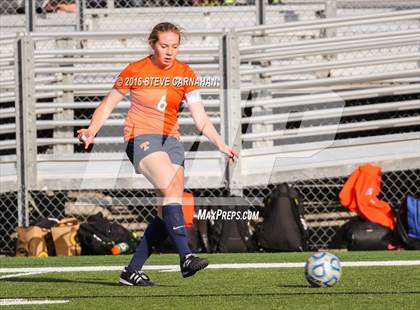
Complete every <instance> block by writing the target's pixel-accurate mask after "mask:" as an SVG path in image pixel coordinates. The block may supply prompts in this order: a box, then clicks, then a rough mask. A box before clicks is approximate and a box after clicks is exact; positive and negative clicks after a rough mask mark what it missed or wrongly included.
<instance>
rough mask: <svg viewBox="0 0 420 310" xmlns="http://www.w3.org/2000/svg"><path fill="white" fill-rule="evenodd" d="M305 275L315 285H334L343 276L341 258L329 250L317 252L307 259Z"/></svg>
mask: <svg viewBox="0 0 420 310" xmlns="http://www.w3.org/2000/svg"><path fill="white" fill-rule="evenodd" d="M305 277H306V280H307V281H308V282H309V284H311V285H312V286H315V287H331V286H334V285H336V284H337V283H338V281H340V277H341V265H340V260H339V259H338V258H337V256H335V255H333V254H331V253H328V252H318V253H315V254H313V255H312V256H311V257H309V258H308V259H307V260H306V263H305Z"/></svg>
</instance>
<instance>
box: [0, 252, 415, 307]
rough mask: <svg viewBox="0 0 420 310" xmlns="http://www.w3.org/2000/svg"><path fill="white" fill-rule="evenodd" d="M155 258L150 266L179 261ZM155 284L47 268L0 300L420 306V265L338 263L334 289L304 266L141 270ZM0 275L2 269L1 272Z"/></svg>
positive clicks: (68, 260) (347, 255)
mask: <svg viewBox="0 0 420 310" xmlns="http://www.w3.org/2000/svg"><path fill="white" fill-rule="evenodd" d="M334 253H335V254H336V255H337V256H338V257H339V258H340V259H341V261H343V262H347V261H372V260H375V261H387V260H420V252H419V251H402V252H334ZM309 255H310V253H246V254H208V255H202V256H206V257H207V258H208V259H209V261H210V263H213V264H216V263H263V262H267V263H269V262H270V263H272V262H303V261H304V260H305V259H306V258H307V257H308V256H309ZM128 260H129V256H120V257H111V256H101V257H51V258H44V259H37V258H0V268H6V267H21V268H25V267H53V266H57V267H59V266H63V267H64V266H90V265H92V266H94V265H115V266H119V265H121V266H123V265H124V264H125V263H126V262H127V261H128ZM177 263H178V258H177V256H176V255H154V256H152V257H151V259H150V261H149V264H158V265H164V264H177ZM147 273H148V275H149V276H150V277H151V278H152V279H153V281H155V282H156V283H157V285H156V286H154V287H125V286H119V285H118V284H117V280H118V276H119V272H118V271H101V272H73V273H69V272H67V273H60V272H54V273H45V274H37V275H28V276H21V277H16V278H8V279H3V280H0V299H4V298H25V299H37V300H39V299H41V300H42V299H52V300H55V299H59V300H69V302H68V303H66V304H53V305H27V306H8V307H5V309H147V310H148V309H340V308H342V309H343V310H344V309H420V265H417V266H390V267H380V266H378V267H344V268H343V275H342V278H341V281H340V283H339V284H338V285H336V286H335V287H333V288H312V287H310V286H309V285H308V284H307V283H306V281H305V279H304V273H303V268H266V269H206V270H203V271H200V272H199V273H197V274H196V275H195V276H194V277H191V278H187V279H183V278H182V277H181V275H180V273H179V272H160V271H157V270H156V271H155V270H154V271H147ZM2 275H4V274H0V276H2Z"/></svg>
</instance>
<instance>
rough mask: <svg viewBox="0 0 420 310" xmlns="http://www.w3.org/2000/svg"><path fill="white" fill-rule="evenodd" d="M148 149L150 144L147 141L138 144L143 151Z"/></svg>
mask: <svg viewBox="0 0 420 310" xmlns="http://www.w3.org/2000/svg"><path fill="white" fill-rule="evenodd" d="M149 147H150V142H149V141H145V142H143V143H142V144H140V148H141V149H142V150H143V151H147V150H148V149H149Z"/></svg>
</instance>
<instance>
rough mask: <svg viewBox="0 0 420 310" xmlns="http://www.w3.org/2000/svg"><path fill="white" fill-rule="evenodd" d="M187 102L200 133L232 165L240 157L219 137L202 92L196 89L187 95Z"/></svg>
mask: <svg viewBox="0 0 420 310" xmlns="http://www.w3.org/2000/svg"><path fill="white" fill-rule="evenodd" d="M185 100H186V102H187V106H188V109H189V111H190V113H191V116H192V118H193V121H194V124H195V127H196V128H197V129H198V131H200V132H201V133H202V134H203V135H205V136H206V137H207V138H208V139H209V140H210V142H212V143H213V144H214V145H215V146H216V147H217V148H218V149H219V151H220V152H222V153H224V154H226V155H227V156H228V157H229V160H230V162H231V163H233V162H235V160H236V159H237V157H238V153H237V152H236V151H235V150H234V149H233V148H231V147H230V146H228V145H226V144H225V143H224V142H223V139H222V137H221V136H220V135H219V133H218V132H217V130H216V128H214V126H213V124H212V122H211V121H210V119H209V118H208V116H207V113H206V111H205V109H204V105H203V101H202V100H201V96H200V90H198V89H196V90H193V91H191V92H189V93H186V94H185Z"/></svg>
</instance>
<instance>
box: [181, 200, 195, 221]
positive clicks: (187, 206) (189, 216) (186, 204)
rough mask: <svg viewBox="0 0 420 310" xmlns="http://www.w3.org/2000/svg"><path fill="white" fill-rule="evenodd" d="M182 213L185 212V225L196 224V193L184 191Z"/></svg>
mask: <svg viewBox="0 0 420 310" xmlns="http://www.w3.org/2000/svg"><path fill="white" fill-rule="evenodd" d="M182 213H183V214H184V220H185V227H187V228H189V227H192V226H193V224H194V195H193V194H192V193H188V192H184V194H183V196H182Z"/></svg>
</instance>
